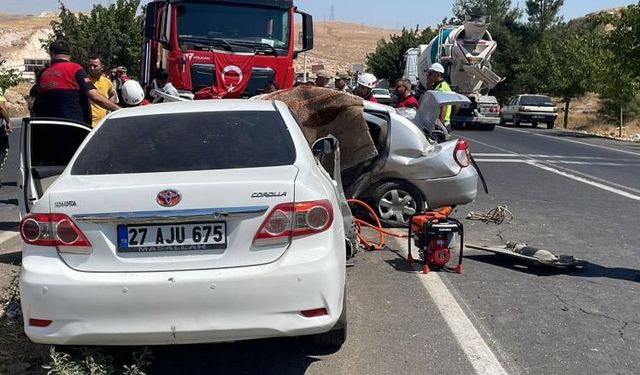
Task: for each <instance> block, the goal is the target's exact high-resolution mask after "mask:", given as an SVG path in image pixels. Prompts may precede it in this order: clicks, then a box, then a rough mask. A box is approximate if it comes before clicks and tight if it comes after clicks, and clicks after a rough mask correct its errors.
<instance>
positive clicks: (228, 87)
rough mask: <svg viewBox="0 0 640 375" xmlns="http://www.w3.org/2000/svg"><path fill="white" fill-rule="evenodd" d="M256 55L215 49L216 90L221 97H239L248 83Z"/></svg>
mask: <svg viewBox="0 0 640 375" xmlns="http://www.w3.org/2000/svg"><path fill="white" fill-rule="evenodd" d="M255 57H256V55H255V54H253V53H233V52H226V51H215V53H214V54H213V59H214V63H215V66H216V91H217V92H218V94H220V95H221V96H222V97H232V98H234V97H239V96H241V95H242V93H243V92H244V90H245V89H246V88H247V85H248V84H249V80H250V79H251V69H252V68H253V63H254V60H255Z"/></svg>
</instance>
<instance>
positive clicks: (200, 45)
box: [141, 0, 313, 97]
mask: <svg viewBox="0 0 640 375" xmlns="http://www.w3.org/2000/svg"><path fill="white" fill-rule="evenodd" d="M296 24H299V25H301V26H302V34H301V37H302V40H301V43H298V44H299V45H300V47H301V48H299V49H296V39H297V37H298V33H297V32H296V30H295V26H296ZM312 48H313V19H312V17H311V15H309V14H306V13H304V12H301V11H299V10H298V9H297V8H296V7H295V6H294V5H293V0H155V1H152V2H150V3H148V4H147V8H146V18H145V26H144V43H143V50H142V52H143V53H142V69H141V81H142V83H143V84H148V83H149V82H150V81H151V80H152V79H153V77H154V73H155V70H156V69H158V68H164V69H166V70H167V71H168V72H169V77H170V79H171V82H172V83H173V85H174V86H175V87H176V88H177V89H178V91H179V92H180V95H181V96H185V97H189V96H193V95H194V94H195V93H197V92H199V91H201V90H206V89H207V88H211V87H218V88H220V87H224V88H225V92H224V93H223V95H221V96H223V97H248V96H253V95H255V94H258V93H260V92H261V90H262V89H263V88H264V86H265V84H266V83H267V82H269V81H274V82H276V83H277V84H278V85H279V86H280V88H289V87H291V86H292V85H293V83H294V79H295V71H294V68H293V60H294V59H295V58H297V56H298V54H299V53H301V52H304V51H308V50H310V49H312ZM216 64H217V65H218V66H216ZM222 65H225V66H222ZM220 81H224V85H221V83H222V82H220ZM226 88H228V90H226Z"/></svg>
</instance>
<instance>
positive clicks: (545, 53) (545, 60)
mask: <svg viewBox="0 0 640 375" xmlns="http://www.w3.org/2000/svg"><path fill="white" fill-rule="evenodd" d="M597 37H598V35H597V34H596V33H595V32H585V30H583V29H580V30H576V29H575V28H572V25H567V24H561V25H558V26H557V27H556V28H554V30H553V31H552V32H551V31H550V32H547V33H545V35H544V36H543V38H542V40H541V41H540V43H538V44H537V45H536V46H535V48H534V49H533V51H532V53H531V54H530V55H529V56H528V58H527V60H526V61H525V62H523V63H522V64H521V65H520V66H519V67H518V70H520V71H521V72H523V73H524V74H528V75H530V76H532V77H536V78H537V79H538V80H539V89H540V91H543V92H546V93H548V94H549V95H552V96H558V97H561V98H562V100H563V102H564V107H565V109H564V111H565V112H564V127H565V128H566V127H567V124H568V122H569V106H570V103H571V100H572V99H573V98H576V97H579V96H582V95H584V94H585V93H586V92H587V91H589V90H593V89H595V88H596V87H597V81H596V77H597V74H596V73H597V72H598V68H599V66H600V64H601V62H600V61H598V59H597V56H598V49H597V44H596V43H597Z"/></svg>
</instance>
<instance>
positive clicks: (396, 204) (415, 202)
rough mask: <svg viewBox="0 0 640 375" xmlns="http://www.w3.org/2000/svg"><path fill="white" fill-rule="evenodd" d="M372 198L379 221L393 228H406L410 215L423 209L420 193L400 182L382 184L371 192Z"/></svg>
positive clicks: (423, 202) (423, 203) (409, 185)
mask: <svg viewBox="0 0 640 375" xmlns="http://www.w3.org/2000/svg"><path fill="white" fill-rule="evenodd" d="M372 196H373V204H374V206H373V209H374V211H376V214H377V215H378V217H379V218H380V221H382V222H383V223H385V224H386V225H388V226H390V227H394V228H406V227H407V226H408V225H409V220H410V217H411V215H414V214H415V213H419V212H423V211H424V209H425V199H424V196H423V195H422V193H421V192H420V191H419V190H418V189H416V188H415V187H414V186H413V185H411V184H408V183H406V182H402V181H394V182H385V183H382V184H380V185H378V186H377V187H376V188H375V189H374V190H373V194H372ZM407 197H409V198H408V199H407Z"/></svg>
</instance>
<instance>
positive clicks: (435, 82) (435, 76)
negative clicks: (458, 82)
mask: <svg viewBox="0 0 640 375" xmlns="http://www.w3.org/2000/svg"><path fill="white" fill-rule="evenodd" d="M427 82H428V83H429V86H430V87H431V89H432V90H434V91H441V92H451V87H450V86H449V84H448V83H447V81H445V80H444V66H442V64H440V63H434V64H432V65H431V66H430V67H429V71H428V72H427ZM439 119H440V122H442V124H443V125H444V126H446V127H447V129H451V106H450V105H447V106H442V107H441V108H440V116H439Z"/></svg>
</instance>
